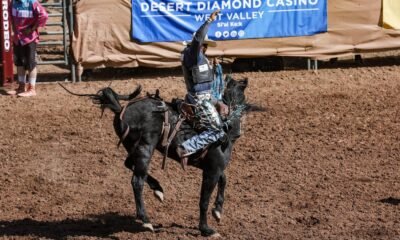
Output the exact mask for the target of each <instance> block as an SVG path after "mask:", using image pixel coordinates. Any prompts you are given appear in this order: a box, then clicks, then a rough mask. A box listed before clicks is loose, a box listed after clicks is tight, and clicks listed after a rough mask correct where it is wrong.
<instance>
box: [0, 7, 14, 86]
mask: <svg viewBox="0 0 400 240" xmlns="http://www.w3.org/2000/svg"><path fill="white" fill-rule="evenodd" d="M10 2H11V1H9V0H1V9H0V14H1V18H0V25H1V26H0V42H1V47H0V49H1V54H0V86H1V87H3V86H5V85H9V84H11V83H12V82H13V80H14V72H13V67H14V63H13V50H12V39H11V16H10V12H9V7H10Z"/></svg>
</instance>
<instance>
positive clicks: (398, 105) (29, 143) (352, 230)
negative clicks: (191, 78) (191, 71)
mask: <svg viewBox="0 0 400 240" xmlns="http://www.w3.org/2000/svg"><path fill="white" fill-rule="evenodd" d="M320 67H321V69H319V70H318V71H317V72H313V71H307V70H302V69H296V70H290V69H289V68H288V69H289V70H285V71H276V72H244V73H234V74H233V77H235V78H242V77H248V78H249V81H250V82H249V88H248V89H247V96H248V101H249V102H251V103H253V104H258V105H260V106H263V107H265V108H266V111H261V112H250V113H248V114H247V116H246V117H245V118H244V119H243V128H244V134H243V135H242V137H241V138H240V139H239V140H238V142H237V143H236V145H235V149H234V154H233V157H232V161H231V164H230V165H229V167H228V169H227V170H226V174H227V177H228V184H227V189H226V201H225V205H224V212H223V215H222V221H221V223H219V224H218V223H217V222H215V221H214V219H212V217H211V214H210V216H209V224H210V226H212V227H214V228H215V230H217V231H218V232H219V233H220V234H221V235H222V237H223V238H224V239H285V240H286V239H400V171H399V170H400V56H394V57H386V58H371V59H365V61H364V64H353V63H351V62H344V63H336V64H333V65H330V64H328V63H325V64H322V65H320ZM56 70H57V71H58V72H61V74H54V72H57V71H55V70H54V67H53V68H51V67H48V66H39V80H40V82H39V84H38V87H37V88H38V96H37V97H35V98H29V99H25V98H16V97H11V96H5V95H2V96H0V110H1V113H0V158H1V159H0V238H1V239H203V237H201V236H200V233H199V231H198V230H197V225H198V215H199V211H198V201H199V191H200V180H201V172H200V171H199V170H197V169H194V168H189V169H188V170H187V171H186V172H184V171H183V170H181V168H180V166H179V165H178V164H176V163H175V162H173V161H170V162H168V163H167V169H166V170H165V171H163V170H161V160H162V158H161V155H160V154H158V153H157V154H155V156H154V158H153V160H152V165H151V169H150V172H151V173H152V175H153V176H155V177H156V178H157V179H158V180H159V181H160V182H161V184H162V186H163V188H164V190H165V198H166V199H165V201H164V203H161V202H159V201H158V200H156V199H155V198H154V196H153V193H152V191H151V190H150V189H149V188H148V187H147V186H146V187H145V204H146V207H147V211H148V213H149V215H150V217H151V221H152V223H153V225H154V226H155V227H156V232H155V233H151V232H147V231H144V230H143V229H142V228H141V225H140V224H139V223H136V222H135V218H134V213H135V207H134V200H133V194H132V188H131V184H130V179H131V173H130V171H129V170H127V169H126V168H125V167H124V166H123V160H124V159H125V156H126V153H125V151H124V149H123V148H119V149H118V148H117V146H116V144H117V142H118V139H117V137H116V135H115V134H114V130H113V128H112V119H113V114H112V113H111V112H110V111H108V112H106V113H105V115H104V116H103V118H100V110H99V109H98V108H97V107H96V106H94V104H92V102H91V101H90V100H89V99H87V98H84V97H75V96H71V95H68V94H67V93H66V92H65V91H64V90H63V89H62V88H61V87H59V86H58V85H57V84H55V82H54V81H64V79H65V77H67V76H66V74H64V73H65V72H66V71H65V70H62V69H56ZM111 82H112V85H111V87H112V88H114V89H115V90H117V91H118V92H120V93H128V92H130V91H131V90H133V89H134V88H135V87H136V85H138V84H141V85H142V86H143V89H144V92H146V91H147V92H154V91H155V90H156V89H160V90H161V96H162V97H164V99H166V100H171V99H172V97H175V96H183V95H184V83H183V78H182V77H181V75H180V73H179V72H176V71H172V70H157V69H156V70H154V69H153V70H151V71H149V70H147V71H146V70H143V71H142V70H130V71H121V70H108V71H97V72H95V73H93V74H92V75H91V76H90V78H89V79H88V80H86V81H84V82H82V83H78V84H67V86H68V87H69V88H70V89H72V90H74V91H75V92H80V93H95V92H97V90H99V89H100V88H102V87H105V86H108V85H109V84H110V83H111ZM213 199H214V196H213Z"/></svg>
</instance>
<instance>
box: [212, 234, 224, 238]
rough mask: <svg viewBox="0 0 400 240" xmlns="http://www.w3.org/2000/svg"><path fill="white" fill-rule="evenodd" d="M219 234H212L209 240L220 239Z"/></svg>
mask: <svg viewBox="0 0 400 240" xmlns="http://www.w3.org/2000/svg"><path fill="white" fill-rule="evenodd" d="M221 237H222V236H221V234H219V233H214V234H213V235H211V236H210V237H209V238H221Z"/></svg>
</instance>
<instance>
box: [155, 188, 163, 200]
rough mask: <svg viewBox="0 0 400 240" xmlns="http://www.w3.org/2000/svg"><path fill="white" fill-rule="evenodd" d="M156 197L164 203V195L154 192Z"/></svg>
mask: <svg viewBox="0 0 400 240" xmlns="http://www.w3.org/2000/svg"><path fill="white" fill-rule="evenodd" d="M154 196H155V197H156V198H157V199H158V200H159V201H160V202H164V193H163V192H161V191H158V190H155V191H154Z"/></svg>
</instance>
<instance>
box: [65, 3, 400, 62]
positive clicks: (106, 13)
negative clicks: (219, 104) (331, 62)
mask: <svg viewBox="0 0 400 240" xmlns="http://www.w3.org/2000/svg"><path fill="white" fill-rule="evenodd" d="M75 17H76V18H75V21H76V22H75V26H74V31H75V35H74V40H73V54H74V56H75V60H76V61H77V62H78V63H80V64H81V65H82V66H83V67H84V68H95V67H109V66H116V67H138V66H147V67H157V68H162V67H176V66H179V64H180V63H179V55H180V54H179V53H180V51H181V50H182V49H183V45H182V44H181V43H180V42H173V43H165V42H163V43H152V44H138V43H135V42H133V41H131V39H130V29H131V3H130V0H80V1H78V2H77V4H76V15H75ZM381 26H382V2H381V0H328V32H326V33H323V34H318V35H314V36H307V37H289V38H269V39H249V40H235V41H233V40H231V41H223V44H219V46H218V47H217V48H216V49H209V51H208V53H209V54H210V55H219V56H225V57H257V56H269V55H278V56H297V57H311V58H316V59H327V58H331V57H338V56H345V55H350V54H353V53H363V52H373V51H384V50H394V49H400V31H399V30H391V29H384V28H382V27H381ZM220 43H222V42H220Z"/></svg>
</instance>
